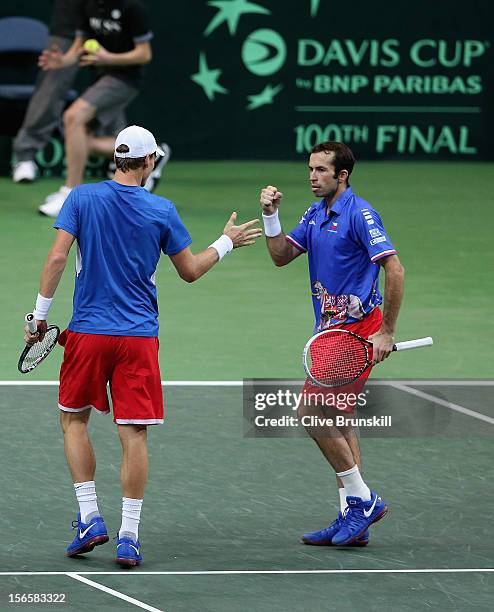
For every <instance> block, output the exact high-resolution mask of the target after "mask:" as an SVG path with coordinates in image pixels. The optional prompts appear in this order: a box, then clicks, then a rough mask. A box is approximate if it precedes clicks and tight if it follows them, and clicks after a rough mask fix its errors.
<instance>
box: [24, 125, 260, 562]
mask: <svg viewBox="0 0 494 612" xmlns="http://www.w3.org/2000/svg"><path fill="white" fill-rule="evenodd" d="M162 154H163V152H162V151H161V149H160V148H159V147H158V146H157V144H156V141H155V138H154V136H153V135H152V134H151V132H149V131H148V130H146V129H144V128H142V127H138V126H130V127H128V128H125V129H124V130H122V131H121V132H120V133H119V134H118V136H117V139H116V142H115V162H116V165H117V170H116V172H115V177H114V180H110V181H104V182H102V183H97V184H91V185H80V186H79V187H77V188H75V189H73V190H72V191H71V193H70V195H69V197H68V198H67V200H66V201H65V203H64V205H63V208H62V210H61V212H60V214H59V216H58V218H57V220H56V222H55V224H54V227H55V228H56V229H57V230H58V231H57V235H56V238H55V241H54V243H53V246H52V247H51V249H50V252H49V253H48V257H47V260H46V263H45V267H44V270H43V273H42V276H41V283H40V290H39V294H38V297H37V300H36V307H35V310H34V316H35V319H36V322H37V329H38V332H36V333H35V334H31V333H29V331H26V337H25V339H26V342H28V343H30V344H34V343H35V342H36V341H37V340H38V339H40V338H41V337H42V336H43V334H44V332H45V330H46V327H47V322H46V320H47V318H48V311H49V308H50V306H51V303H52V299H53V295H54V293H55V290H56V288H57V286H58V283H59V281H60V278H61V276H62V273H63V271H64V269H65V265H66V263H67V258H68V254H69V251H70V248H71V247H72V244H73V242H74V240H77V255H76V281H75V291H74V310H73V315H72V319H71V321H70V323H69V325H68V329H67V330H66V331H65V332H63V333H62V334H61V336H60V344H62V345H64V346H65V350H64V358H63V363H62V367H61V371H60V391H59V403H58V406H59V408H60V420H61V426H62V430H63V434H64V443H65V455H66V457H67V462H68V465H69V468H70V471H71V474H72V478H73V481H74V488H75V493H76V496H77V500H78V502H79V514H78V516H77V522H75V523H74V527H77V533H76V536H75V538H74V541H73V542H72V544H71V545H70V546H69V547H68V548H67V555H68V556H69V557H73V556H75V555H78V554H81V553H85V552H89V551H91V550H92V549H93V548H94V547H95V546H97V545H99V544H103V543H105V542H107V541H108V533H107V530H106V526H105V523H104V522H103V519H102V518H101V516H100V513H99V509H98V505H97V500H96V488H95V483H94V474H95V469H96V461H95V456H94V452H93V447H92V444H91V441H90V440H89V437H88V432H87V423H88V420H89V416H90V414H91V409H94V410H97V411H98V412H100V413H108V412H109V411H110V406H109V402H108V397H107V390H106V386H107V383H109V385H110V393H111V398H112V404H113V418H114V421H115V423H116V424H117V425H118V433H119V436H120V441H121V444H122V449H123V460H122V469H121V481H122V489H123V507H122V524H121V527H120V531H119V534H118V543H117V561H118V562H119V563H120V564H122V565H138V564H139V563H140V561H141V559H142V556H141V552H140V546H139V541H138V526H139V521H140V514H141V506H142V501H143V497H144V489H145V486H146V481H147V475H148V453H147V427H148V425H156V424H161V423H163V397H162V389H161V377H160V370H159V363H158V305H157V294H156V284H155V274H156V268H157V265H158V261H159V259H160V254H161V252H163V253H165V254H166V255H168V256H169V257H170V259H171V261H172V263H173V265H174V266H175V268H176V270H177V272H178V274H179V275H180V276H181V277H182V278H183V279H184V280H185V281H187V282H193V281H195V280H197V279H198V278H200V277H201V276H202V275H203V274H205V273H206V272H207V271H208V270H210V269H211V268H212V267H213V266H214V265H215V264H216V263H217V262H218V261H219V260H220V259H222V257H224V256H225V255H226V254H227V253H229V252H230V251H231V250H232V249H234V248H237V247H242V246H247V245H251V244H254V243H255V240H256V238H258V237H259V236H260V235H261V233H262V230H260V229H258V228H253V226H254V225H255V224H256V223H258V221H257V220H252V221H249V222H247V223H243V224H241V225H238V226H236V225H235V220H236V213H233V214H232V215H231V217H230V219H229V221H228V223H227V224H226V226H225V228H224V230H223V234H222V235H221V236H220V238H218V240H216V241H215V242H213V243H212V244H211V245H210V246H209V247H208V248H207V249H206V250H204V251H202V252H200V253H197V254H193V253H192V251H191V250H190V248H189V245H190V244H191V242H192V240H191V237H190V235H189V233H188V231H187V229H186V228H185V226H184V224H183V222H182V220H181V219H180V217H179V215H178V212H177V210H176V208H175V206H174V205H173V203H172V202H170V201H169V200H165V199H163V198H160V197H158V196H155V195H153V194H151V193H149V192H148V191H146V190H145V189H143V185H144V184H145V182H146V180H147V178H148V177H149V175H150V174H151V172H152V171H153V168H154V164H155V157H156V156H157V155H162Z"/></svg>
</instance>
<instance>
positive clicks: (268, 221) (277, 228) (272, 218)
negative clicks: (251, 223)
mask: <svg viewBox="0 0 494 612" xmlns="http://www.w3.org/2000/svg"><path fill="white" fill-rule="evenodd" d="M262 221H263V223H264V234H265V235H266V236H267V237H268V238H274V237H275V236H279V235H280V234H281V232H282V230H281V223H280V219H279V217H278V209H276V212H275V213H274V214H272V215H265V214H264V213H262Z"/></svg>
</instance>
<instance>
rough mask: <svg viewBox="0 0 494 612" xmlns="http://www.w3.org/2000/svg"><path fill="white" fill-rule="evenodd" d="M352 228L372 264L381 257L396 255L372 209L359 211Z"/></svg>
mask: <svg viewBox="0 0 494 612" xmlns="http://www.w3.org/2000/svg"><path fill="white" fill-rule="evenodd" d="M354 227H355V231H356V232H357V237H358V241H359V242H360V243H361V244H362V246H363V247H364V248H365V249H366V250H367V253H368V254H369V259H370V260H371V261H372V262H376V261H378V260H379V259H381V257H387V256H388V255H395V254H396V249H395V247H394V246H393V243H392V242H391V240H390V239H389V238H388V235H387V234H386V230H385V229H384V225H383V222H382V221H381V217H380V216H379V215H378V214H377V212H376V211H375V210H374V209H373V208H370V207H369V208H362V209H360V210H359V211H358V212H357V213H356V219H355V224H354Z"/></svg>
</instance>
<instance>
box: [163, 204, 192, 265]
mask: <svg viewBox="0 0 494 612" xmlns="http://www.w3.org/2000/svg"><path fill="white" fill-rule="evenodd" d="M191 243H192V238H191V237H190V234H189V232H188V231H187V228H186V227H185V225H184V223H183V221H182V219H181V218H180V216H179V214H178V212H177V209H176V208H175V206H173V204H172V207H171V209H170V214H169V215H168V219H167V225H166V227H165V228H164V230H163V232H162V234H161V250H162V251H163V253H164V254H165V255H168V256H170V255H176V254H177V253H180V251H183V250H184V249H185V248H186V247H188V246H189V244H191Z"/></svg>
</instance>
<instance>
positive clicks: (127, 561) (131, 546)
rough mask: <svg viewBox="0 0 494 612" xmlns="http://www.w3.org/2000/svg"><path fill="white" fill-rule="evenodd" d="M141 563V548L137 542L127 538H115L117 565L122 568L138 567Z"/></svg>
mask: <svg viewBox="0 0 494 612" xmlns="http://www.w3.org/2000/svg"><path fill="white" fill-rule="evenodd" d="M141 561H142V555H141V547H140V545H139V540H137V542H136V541H135V540H133V539H132V538H129V537H122V538H120V537H118V536H117V563H119V564H120V565H121V566H122V567H128V566H134V565H139V564H140V563H141Z"/></svg>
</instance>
